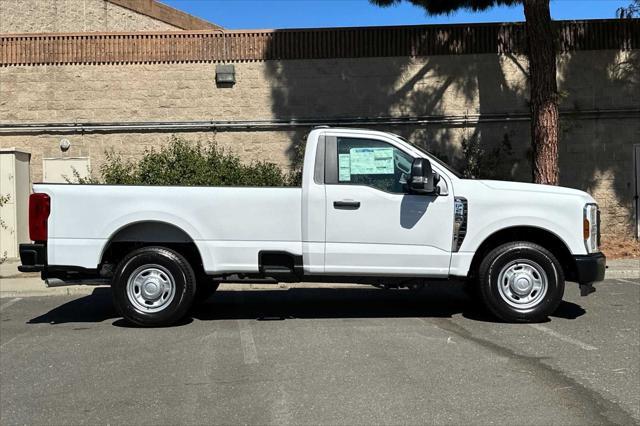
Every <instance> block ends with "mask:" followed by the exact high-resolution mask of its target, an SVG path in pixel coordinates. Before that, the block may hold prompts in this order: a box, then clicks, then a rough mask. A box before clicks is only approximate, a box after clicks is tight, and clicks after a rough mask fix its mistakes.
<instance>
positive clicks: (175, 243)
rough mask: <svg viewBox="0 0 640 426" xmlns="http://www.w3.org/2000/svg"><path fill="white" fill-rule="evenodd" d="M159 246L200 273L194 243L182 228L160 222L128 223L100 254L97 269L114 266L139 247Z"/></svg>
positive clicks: (200, 267) (114, 233) (198, 258)
mask: <svg viewBox="0 0 640 426" xmlns="http://www.w3.org/2000/svg"><path fill="white" fill-rule="evenodd" d="M148 246H162V247H166V248H170V249H173V250H175V251H177V252H179V253H180V254H182V255H183V256H185V257H186V258H187V260H188V261H189V263H191V266H192V267H193V268H194V271H196V272H199V271H203V270H204V267H203V262H202V255H201V253H200V250H199V249H198V246H197V245H196V243H195V241H194V239H193V238H192V237H191V235H189V234H188V233H187V232H186V231H185V230H184V229H182V228H181V227H179V226H177V225H174V224H171V223H167V222H164V221H160V220H143V221H137V222H131V223H128V224H126V225H123V226H121V227H120V228H118V229H117V230H116V231H114V232H113V233H112V234H111V235H110V237H109V239H108V240H107V243H106V244H105V245H104V247H103V248H102V253H101V254H100V265H105V264H113V265H116V264H117V263H118V262H119V261H120V260H121V259H122V258H123V257H124V256H126V255H127V253H129V252H131V251H132V250H135V249H137V248H140V247H148Z"/></svg>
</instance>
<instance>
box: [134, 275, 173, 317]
mask: <svg viewBox="0 0 640 426" xmlns="http://www.w3.org/2000/svg"><path fill="white" fill-rule="evenodd" d="M175 295H176V284H175V280H174V279H173V275H171V273H170V272H169V270H168V269H167V268H165V267H164V266H161V265H143V266H141V267H139V268H138V269H136V270H135V271H133V273H132V274H131V275H130V276H129V281H127V297H128V298H129V301H130V302H131V303H132V304H133V305H134V306H135V307H136V308H138V309H140V310H141V311H144V312H159V311H161V310H163V309H164V308H166V307H167V306H168V305H169V304H170V303H171V302H172V301H173V298H174V297H175Z"/></svg>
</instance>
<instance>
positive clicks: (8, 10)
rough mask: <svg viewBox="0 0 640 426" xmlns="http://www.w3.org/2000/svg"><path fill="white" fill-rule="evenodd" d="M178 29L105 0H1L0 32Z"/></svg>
mask: <svg viewBox="0 0 640 426" xmlns="http://www.w3.org/2000/svg"><path fill="white" fill-rule="evenodd" d="M179 29H180V28H177V27H174V26H173V25H170V24H167V23H165V22H162V21H159V20H157V19H154V18H151V17H149V16H145V15H142V14H139V13H136V12H134V11H132V10H129V9H127V8H124V7H121V6H118V5H116V4H112V3H109V2H107V1H105V0H0V33H73V32H96V31H170V30H179Z"/></svg>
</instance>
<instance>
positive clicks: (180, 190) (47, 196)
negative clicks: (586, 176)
mask: <svg viewBox="0 0 640 426" xmlns="http://www.w3.org/2000/svg"><path fill="white" fill-rule="evenodd" d="M598 217H599V214H598V206H597V205H596V204H595V201H594V199H593V198H592V197H591V196H589V194H587V193H585V192H582V191H578V190H575V189H569V188H562V187H553V186H543V185H534V184H526V183H515V182H503V181H490V180H470V179H463V178H461V177H460V176H459V175H458V174H457V173H456V172H454V171H453V170H451V169H450V168H449V167H447V166H446V165H445V164H443V163H442V162H441V161H439V160H437V159H436V158H435V157H433V156H432V155H430V154H429V153H428V152H425V151H423V150H422V149H420V148H418V147H416V146H415V145H412V144H411V143H409V142H408V141H406V140H405V139H403V138H401V137H399V136H396V135H394V134H390V133H383V132H377V131H370V130H359V129H341V128H317V129H314V130H312V131H311V132H310V134H309V136H308V140H307V145H306V153H305V158H304V170H303V179H302V187H301V188H238V187H149V186H109V185H66V184H62V185H60V184H36V185H34V193H33V194H32V195H31V198H30V206H29V225H30V233H31V236H30V238H31V239H32V240H33V241H34V243H33V244H23V245H22V246H21V247H20V257H21V261H22V265H21V266H20V270H22V271H31V272H32V271H41V273H42V278H43V279H44V280H45V281H46V283H47V285H50V286H53V285H64V284H77V283H83V282H84V283H89V282H90V283H96V282H99V281H100V280H102V281H103V282H104V281H107V282H110V283H111V286H112V293H113V300H114V303H115V305H116V307H117V309H118V310H119V312H120V313H121V314H122V315H123V316H124V317H125V318H126V319H128V320H129V321H132V322H133V323H136V324H138V325H143V326H158V325H168V324H172V323H174V322H176V321H178V320H179V319H181V318H182V317H183V316H184V315H186V313H187V312H188V310H189V308H190V307H191V305H192V304H193V303H194V301H196V300H198V298H202V297H205V296H207V295H208V294H210V293H211V292H213V291H215V289H216V288H217V285H218V284H219V283H220V282H224V281H233V282H250V280H256V279H262V280H271V281H272V282H277V281H287V282H329V281H333V282H352V283H363V284H380V285H383V286H385V285H391V286H393V285H395V286H408V287H411V286H414V285H416V284H420V283H423V282H425V281H432V280H447V279H465V280H466V282H467V283H468V285H469V286H473V287H475V290H476V291H475V293H476V294H478V295H479V297H480V298H481V299H482V301H483V302H484V304H485V305H486V306H487V307H488V309H489V310H490V311H491V312H492V313H493V314H495V315H496V316H498V317H499V318H501V319H503V320H506V321H540V320H542V319H544V318H545V317H546V316H547V315H549V314H551V313H553V312H554V310H555V309H556V308H557V306H558V304H559V303H560V301H561V300H562V296H563V292H564V282H565V280H569V281H575V282H578V283H579V284H580V287H581V292H582V293H583V294H588V293H590V292H591V291H593V287H592V283H593V282H595V281H601V280H602V279H603V278H604V271H605V257H604V255H603V254H602V253H600V252H599V250H598V239H599V224H598V222H599V220H598Z"/></svg>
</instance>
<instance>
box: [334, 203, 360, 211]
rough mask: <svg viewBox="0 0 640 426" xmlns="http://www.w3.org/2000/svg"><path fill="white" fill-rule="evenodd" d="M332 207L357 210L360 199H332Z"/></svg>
mask: <svg viewBox="0 0 640 426" xmlns="http://www.w3.org/2000/svg"><path fill="white" fill-rule="evenodd" d="M333 207H334V208H336V209H341V210H358V209H359V208H360V201H334V202H333Z"/></svg>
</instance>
